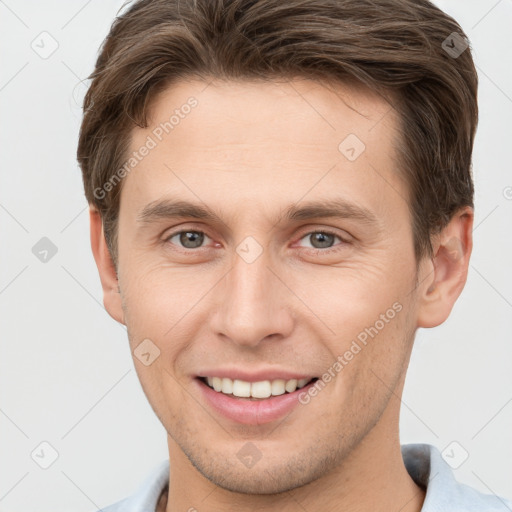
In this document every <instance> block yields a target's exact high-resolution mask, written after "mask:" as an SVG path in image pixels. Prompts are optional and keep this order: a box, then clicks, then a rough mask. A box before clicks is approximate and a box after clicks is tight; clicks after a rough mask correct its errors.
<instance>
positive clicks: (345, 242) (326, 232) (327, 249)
mask: <svg viewBox="0 0 512 512" xmlns="http://www.w3.org/2000/svg"><path fill="white" fill-rule="evenodd" d="M182 233H202V234H203V235H205V236H207V237H208V238H210V239H211V237H210V236H208V234H207V233H205V232H204V231H201V230H197V229H182V230H180V231H175V232H174V233H171V234H169V235H168V236H166V237H165V239H164V243H172V242H170V240H171V238H174V237H175V236H176V235H181V234H182ZM315 233H322V234H324V235H331V236H334V237H335V238H338V240H340V242H341V243H340V244H338V245H337V246H336V245H335V246H333V247H325V248H323V249H322V248H315V247H306V249H309V250H310V251H316V252H317V253H318V252H322V253H330V252H332V251H336V250H339V245H348V244H349V243H350V242H349V241H348V240H346V239H344V238H342V237H341V236H340V235H339V234H337V233H335V232H334V231H331V230H329V229H319V230H314V231H308V232H306V233H304V234H303V235H302V236H301V237H300V238H299V241H300V240H302V239H303V238H305V237H307V236H309V235H313V234H315ZM172 245H175V244H172ZM178 247H179V249H180V250H181V251H185V252H187V253H191V252H192V251H197V250H199V249H204V247H197V248H195V249H188V248H186V247H181V246H178Z"/></svg>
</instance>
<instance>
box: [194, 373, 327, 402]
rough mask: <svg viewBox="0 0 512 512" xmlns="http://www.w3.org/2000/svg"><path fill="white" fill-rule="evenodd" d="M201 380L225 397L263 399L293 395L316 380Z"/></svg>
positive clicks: (216, 378) (211, 378) (215, 378)
mask: <svg viewBox="0 0 512 512" xmlns="http://www.w3.org/2000/svg"><path fill="white" fill-rule="evenodd" d="M201 380H202V381H203V382H204V383H205V384H206V385H208V386H209V387H210V388H211V389H214V390H215V391H217V392H219V393H223V394H225V395H230V396H235V397H238V398H253V399H265V398H269V397H271V396H279V395H284V394H285V393H293V392H294V391H296V390H297V389H302V388H303V387H304V386H306V385H307V384H309V383H310V382H311V381H313V380H317V379H316V378H314V379H299V380H297V379H288V380H285V379H273V380H262V381H259V382H248V381H244V380H240V379H230V378H228V377H202V379H201Z"/></svg>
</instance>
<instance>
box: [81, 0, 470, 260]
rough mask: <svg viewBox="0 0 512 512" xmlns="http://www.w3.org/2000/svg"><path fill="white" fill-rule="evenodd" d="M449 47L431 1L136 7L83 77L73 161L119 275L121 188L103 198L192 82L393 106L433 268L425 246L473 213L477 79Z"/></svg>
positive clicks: (198, 2)
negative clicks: (331, 85) (329, 90)
mask: <svg viewBox="0 0 512 512" xmlns="http://www.w3.org/2000/svg"><path fill="white" fill-rule="evenodd" d="M125 5H126V4H125ZM124 7H125V6H123V8H124ZM123 8H122V9H123ZM454 33H455V34H454ZM450 38H451V39H450ZM447 41H448V43H447ZM454 41H455V42H457V43H458V44H459V51H460V49H461V48H460V45H461V44H463V46H462V49H463V48H465V46H464V45H467V44H468V41H467V37H466V36H465V34H464V32H463V31H462V29H461V27H460V26H459V25H458V24H457V22H456V21H455V20H454V19H453V18H451V17H450V16H448V15H447V14H445V13H444V12H443V11H441V10H440V9H439V8H437V7H436V6H434V5H433V4H432V3H430V2H429V1H428V0H414V1H413V0H140V1H137V2H135V3H134V4H133V5H131V6H130V7H129V9H127V10H126V12H124V13H123V14H122V15H120V16H118V17H117V18H116V19H115V20H114V22H113V24H112V27H111V30H110V32H109V34H108V36H107V37H106V39H105V41H104V42H103V45H102V47H101V51H100V54H99V56H98V59H97V62H96V68H95V70H94V72H93V73H92V74H91V75H90V77H89V78H90V79H92V82H91V85H90V87H89V90H88V92H87V94H86V96H85V100H84V117H83V121H82V126H81V129H80V136H79V143H78V151H77V157H78V162H79V164H80V167H81V169H82V173H83V181H84V187H85V195H86V198H87V200H88V202H89V204H92V205H94V206H95V207H96V208H97V209H98V210H99V212H100V214H101V217H102V220H103V225H104V230H105V237H106V241H107V244H108V247H109V250H110V253H111V255H112V258H113V261H114V264H116V266H117V219H118V214H119V199H120V193H121V189H122V181H121V182H120V183H119V186H113V187H108V191H105V190H104V188H103V187H104V185H105V184H106V183H111V181H109V180H112V177H113V176H114V175H115V173H116V171H118V170H119V169H120V168H122V166H123V163H124V162H125V161H126V157H127V153H128V148H129V144H130V139H131V136H130V135H131V130H132V129H133V128H134V127H135V126H136V125H137V126H139V127H141V128H146V127H147V114H148V109H149V106H150V102H151V101H152V100H154V98H155V97H156V95H157V93H158V92H161V91H162V90H163V89H165V88H167V87H169V86H170V85H172V84H173V83H174V82H176V81H177V80H180V79H187V78H200V79H204V80H210V79H212V78H221V79H227V80H232V79H235V80H239V79H262V80H267V81H268V80H273V79H276V78H288V77H296V76H300V77H304V78H313V79H315V80H322V79H325V80H326V81H331V80H334V81H338V82H342V83H343V82H354V81H356V82H359V83H363V84H365V85H366V86H368V87H370V88H371V89H373V90H374V91H377V92H379V93H382V94H384V95H386V94H387V93H389V94H391V95H392V96H393V97H395V98H397V102H396V104H395V105H394V107H395V108H396V109H397V111H398V112H399V114H400V116H399V118H400V121H401V123H400V124H401V130H400V132H401V133H400V140H399V141H397V149H398V154H399V160H400V161H399V162H398V168H399V170H400V172H402V174H403V175H404V176H405V179H406V182H407V183H408V187H409V192H410V204H409V208H410V212H411V218H412V224H413V233H414V249H415V255H416V259H417V260H418V261H419V260H420V259H421V257H422V256H424V255H429V256H432V246H431V238H430V237H431V235H432V234H434V233H436V232H438V231H439V230H441V229H442V228H443V227H444V226H445V225H446V224H447V223H448V222H449V220H450V219H451V217H452V216H453V215H454V213H455V212H456V211H457V210H458V209H459V208H461V207H464V206H471V207H472V206H473V180H472V176H471V154H472V150H473V140H474V136H475V131H476V126H477V122H478V107H477V86H478V78H477V73H476V69H475V66H474V63H473V60H472V57H471V52H470V48H469V47H468V48H466V49H465V50H464V51H462V53H460V55H457V54H453V53H451V54H450V52H449V48H453V47H455V42H454ZM461 42H464V43H461ZM447 44H448V48H447V46H446V45H447ZM98 190H102V191H103V192H102V194H101V195H100V194H98V193H97V191H98ZM99 195H100V197H98V196H99Z"/></svg>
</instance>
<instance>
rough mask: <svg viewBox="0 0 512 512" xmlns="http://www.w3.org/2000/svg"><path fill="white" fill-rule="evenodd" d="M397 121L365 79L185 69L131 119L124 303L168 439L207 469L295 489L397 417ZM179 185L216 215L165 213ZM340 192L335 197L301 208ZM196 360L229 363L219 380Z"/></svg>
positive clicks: (408, 274) (235, 480)
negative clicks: (191, 74)
mask: <svg viewBox="0 0 512 512" xmlns="http://www.w3.org/2000/svg"><path fill="white" fill-rule="evenodd" d="M191 96H192V97H194V98H195V101H197V103H194V106H192V107H190V108H188V107H183V106H184V105H186V104H187V100H188V98H189V97H191ZM345 102H346V103H345ZM347 104H348V105H350V106H351V107H352V108H350V107H349V106H347ZM189 105H190V103H189ZM176 109H178V112H177V113H176V112H175V111H176ZM173 114H175V115H176V117H175V118H174V119H173V121H172V124H173V128H172V129H169V125H167V130H168V131H169V133H165V130H164V131H162V128H161V125H160V123H164V122H166V121H169V119H170V117H171V116H172V115H173ZM178 118H179V121H177V119H178ZM159 126H160V129H158V127H159ZM397 126H398V125H397V118H396V114H395V111H394V110H393V109H391V107H390V105H389V104H388V103H387V102H386V101H384V100H383V99H381V98H380V97H378V96H376V95H371V94H369V92H368V91H364V90H362V89H361V88H360V89H357V90H356V89H351V88H348V87H347V86H342V85H339V86H338V88H337V89H336V93H335V92H333V91H332V90H329V89H328V88H326V87H325V86H322V85H320V84H319V83H316V82H313V81H309V80H295V81H292V82H290V83H286V82H283V83H264V82H257V83H256V82H253V83H250V82H236V83H235V82H214V83H212V84H210V85H209V86H206V83H204V82H200V81H193V82H188V83H185V82H180V83H178V84H176V85H174V86H172V87H171V88H169V89H168V90H166V91H165V92H164V93H163V94H161V95H160V96H159V97H158V98H157V100H156V101H155V103H154V104H153V106H152V110H151V118H150V125H149V127H148V128H147V129H136V130H135V131H134V132H133V138H132V142H131V152H132V151H139V149H140V148H141V147H142V146H144V145H146V146H147V147H149V148H150V149H149V151H148V152H147V153H148V154H147V155H146V156H145V157H144V158H142V160H141V161H140V162H139V163H138V164H137V165H136V166H135V168H134V169H133V170H132V171H131V172H130V173H129V174H128V176H127V177H126V178H125V182H124V184H123V190H122V195H121V205H120V215H119V238H118V242H119V245H118V248H119V269H118V271H119V286H120V292H121V298H122V301H123V313H124V322H125V323H126V325H127V327H128V333H129V338H130V345H131V349H132V351H134V350H135V352H136V354H139V357H135V359H134V360H135V366H136V369H137V372H138V375H139V378H140V380H141V383H142V386H143V389H144V391H145V393H146V395H147V397H148V399H149V401H150V403H151V405H152V407H153V409H154V410H155V412H156V414H157V415H158V417H159V418H160V420H161V422H162V423H163V425H164V426H165V428H166V430H167V432H168V434H169V436H170V440H169V442H170V444H171V450H174V452H176V453H177V452H179V451H180V450H181V451H182V452H183V453H184V454H185V455H186V457H188V459H189V460H190V461H191V462H192V464H193V465H194V467H195V468H197V470H199V472H200V473H201V474H202V475H203V476H205V477H206V478H208V479H209V480H211V481H212V482H214V483H215V484H217V485H219V486H221V487H225V488H227V489H231V490H236V491H240V492H248V493H256V494H260V493H261V494H263V493H275V492H278V491H284V490H287V489H292V488H294V487H297V486H299V485H303V484H305V483H307V482H311V481H313V480H315V479H317V478H318V477H320V476H322V475H324V474H325V473H326V472H328V471H329V470H331V469H333V468H334V467H335V466H337V465H339V464H340V463H341V462H342V461H343V460H346V458H347V457H348V456H349V455H350V454H351V453H354V451H355V450H356V449H357V447H358V446H360V442H361V441H362V440H363V438H365V437H366V436H367V434H369V433H371V431H372V430H373V431H374V432H378V433H379V436H384V435H385V433H386V432H387V433H388V434H389V436H393V435H396V434H397V431H398V426H397V421H398V410H397V405H396V403H395V402H396V401H391V400H390V397H391V396H392V394H393V392H397V393H399V392H400V391H401V386H402V385H403V379H404V375H405V369H406V367H407V362H408V358H409V354H410V349H411V345H412V340H413V336H414V331H415V329H416V327H417V323H416V322H417V320H416V319H417V308H418V306H417V301H416V293H417V292H416V291H415V289H414V285H415V282H416V277H417V275H416V262H415V258H414V249H413V234H412V227H411V218H410V214H409V210H408V204H407V201H408V191H407V187H406V185H405V184H404V183H403V182H402V181H401V179H400V177H399V173H398V170H397V168H396V153H395V151H394V148H393V144H394V141H395V138H396V137H397V135H398V134H397ZM148 136H149V137H150V138H151V140H152V141H153V142H154V143H155V144H156V145H155V144H154V143H153V142H150V141H149V139H148ZM347 137H348V138H347ZM160 138H161V140H159V139H160ZM361 141H362V142H363V143H364V145H365V148H363V146H362V145H361ZM340 144H341V145H340ZM153 146H155V147H153ZM142 152H143V153H146V151H144V150H143V151H142ZM176 201H181V202H186V203H190V204H191V205H196V206H197V207H200V208H207V209H209V210H211V212H213V215H212V217H211V218H195V217H194V216H191V215H184V216H183V214H180V216H170V215H169V214H170V213H172V212H171V210H173V209H172V208H171V207H166V205H167V206H169V205H170V203H172V202H176ZM335 202H338V203H339V204H338V205H336V208H335V210H336V211H338V213H339V214H340V215H339V216H332V215H326V214H325V212H324V213H321V212H312V210H311V208H310V207H311V206H312V204H313V203H315V205H316V206H323V207H327V206H332V205H334V203H335ZM342 203H343V204H342ZM290 207H293V208H294V211H295V214H290V215H289V213H290V212H289V208H290ZM292 213H293V212H292ZM180 232H183V233H181V235H180ZM187 233H188V235H187ZM365 329H366V330H365ZM365 334H366V336H365ZM144 340H150V341H144ZM142 342H144V343H145V345H141V346H140V348H139V349H137V347H139V345H140V344H141V343H142ZM157 349H158V350H159V351H160V352H159V354H158V350H157ZM347 352H348V353H347ZM350 353H351V354H352V356H350ZM141 354H142V356H141ZM156 356H157V357H156ZM155 357H156V359H154V361H153V362H152V363H151V364H148V365H147V366H146V364H144V363H143V362H141V360H142V361H144V362H146V363H149V362H151V360H152V359H153V358H155ZM139 358H140V359H141V360H140V359H139ZM336 362H338V364H336ZM326 372H327V373H329V375H331V379H327V378H325V379H324V378H323V377H322V376H323V375H324V374H326ZM203 377H204V378H206V377H210V378H213V377H216V378H224V379H226V380H224V381H222V383H223V385H224V386H225V387H224V388H223V389H224V390H225V391H227V393H223V392H222V391H215V390H212V389H210V388H208V385H207V383H205V382H204V380H203V379H201V378H203ZM293 378H303V379H307V380H308V381H309V380H310V379H312V378H317V379H318V382H317V384H316V386H317V388H315V389H316V391H314V390H313V388H314V387H315V384H314V382H313V383H311V384H307V385H306V386H305V387H304V388H303V389H301V390H297V391H295V392H294V393H290V394H289V395H288V393H285V394H284V395H283V394H279V393H282V391H284V390H283V389H282V385H283V383H282V382H280V381H281V380H284V381H285V383H286V382H287V381H290V380H292V382H291V383H289V382H288V389H289V390H293ZM228 379H231V381H233V380H240V381H242V382H238V383H236V384H235V387H236V393H237V394H243V393H244V392H245V391H247V390H252V391H253V392H254V394H257V393H258V392H261V393H262V395H263V396H265V394H268V390H269V389H270V390H271V391H272V390H274V391H275V393H276V396H275V397H269V398H264V399H260V400H251V399H250V398H236V397H233V396H232V395H230V394H229V392H230V391H231V390H230V387H229V386H230V380H228ZM326 380H328V382H325V381H326ZM261 381H270V383H265V382H264V383H263V384H257V385H255V386H252V383H253V382H261ZM275 381H277V382H275ZM320 382H321V383H322V384H325V385H323V386H322V387H321V388H319V387H318V384H319V383H320ZM216 383H217V386H218V383H219V381H216ZM299 384H303V382H299ZM292 395H293V396H292ZM299 398H300V400H299ZM392 408H394V409H393V410H391V409H392ZM391 418H394V419H393V420H391ZM395 420H396V421H395ZM395 431H396V432H395ZM374 435H377V434H374ZM367 438H368V437H367ZM178 447H179V448H178Z"/></svg>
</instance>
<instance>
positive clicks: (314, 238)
mask: <svg viewBox="0 0 512 512" xmlns="http://www.w3.org/2000/svg"><path fill="white" fill-rule="evenodd" d="M335 238H337V239H338V240H340V241H341V242H342V244H346V243H348V242H347V241H346V240H344V239H343V238H341V237H340V236H339V235H337V234H336V233H333V232H331V231H326V230H322V231H311V232H309V233H307V234H306V235H305V236H303V237H302V238H301V240H304V239H306V240H309V241H310V243H311V246H310V248H312V249H327V250H328V249H331V248H332V246H333V242H334V239H335Z"/></svg>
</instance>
